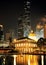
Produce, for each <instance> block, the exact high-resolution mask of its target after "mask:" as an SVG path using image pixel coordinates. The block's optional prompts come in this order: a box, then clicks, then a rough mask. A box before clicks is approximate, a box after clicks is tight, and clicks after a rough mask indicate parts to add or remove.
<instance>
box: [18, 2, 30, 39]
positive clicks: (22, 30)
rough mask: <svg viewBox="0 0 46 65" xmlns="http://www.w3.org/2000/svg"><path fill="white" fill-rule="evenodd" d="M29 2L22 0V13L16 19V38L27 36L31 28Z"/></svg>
mask: <svg viewBox="0 0 46 65" xmlns="http://www.w3.org/2000/svg"><path fill="white" fill-rule="evenodd" d="M30 22H31V20H30V2H29V1H26V2H24V15H22V16H21V17H20V18H19V19H18V38H20V37H28V34H29V32H30V30H31V23H30Z"/></svg>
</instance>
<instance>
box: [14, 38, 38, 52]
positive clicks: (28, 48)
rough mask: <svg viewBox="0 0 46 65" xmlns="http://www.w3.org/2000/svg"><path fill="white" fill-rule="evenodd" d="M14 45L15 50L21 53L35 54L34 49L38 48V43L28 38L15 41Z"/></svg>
mask: <svg viewBox="0 0 46 65" xmlns="http://www.w3.org/2000/svg"><path fill="white" fill-rule="evenodd" d="M14 44H15V49H16V50H18V51H19V52H21V53H30V52H33V51H34V49H33V47H37V44H36V41H34V40H32V39H30V38H27V37H24V38H20V39H17V40H15V42H14Z"/></svg>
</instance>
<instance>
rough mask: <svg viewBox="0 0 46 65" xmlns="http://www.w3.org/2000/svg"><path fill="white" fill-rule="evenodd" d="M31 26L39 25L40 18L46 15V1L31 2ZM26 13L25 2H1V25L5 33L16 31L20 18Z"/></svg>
mask: <svg viewBox="0 0 46 65" xmlns="http://www.w3.org/2000/svg"><path fill="white" fill-rule="evenodd" d="M30 2H31V25H32V26H35V25H33V24H34V23H35V24H37V23H38V20H39V18H41V17H43V16H44V15H46V0H30ZM23 13H24V0H0V24H3V25H4V28H5V31H6V30H7V29H10V28H13V29H15V30H16V28H17V21H18V17H19V16H20V15H21V14H22V15H23Z"/></svg>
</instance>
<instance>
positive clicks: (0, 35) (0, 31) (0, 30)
mask: <svg viewBox="0 0 46 65" xmlns="http://www.w3.org/2000/svg"><path fill="white" fill-rule="evenodd" d="M0 41H4V31H3V25H0Z"/></svg>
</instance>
